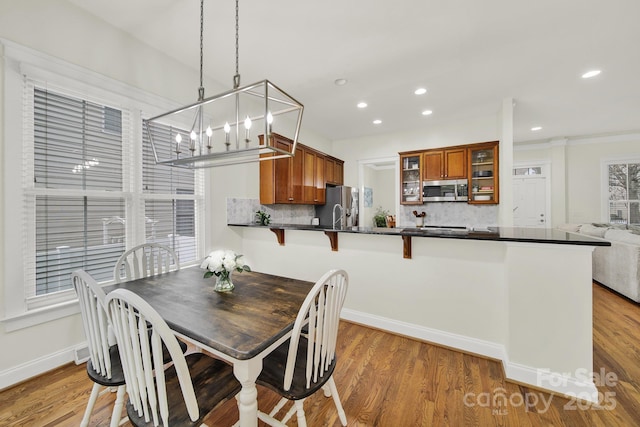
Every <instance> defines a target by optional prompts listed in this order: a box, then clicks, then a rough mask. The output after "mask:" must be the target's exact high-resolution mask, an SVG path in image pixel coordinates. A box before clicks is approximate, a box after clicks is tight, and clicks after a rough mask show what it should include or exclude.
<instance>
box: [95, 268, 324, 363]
mask: <svg viewBox="0 0 640 427" xmlns="http://www.w3.org/2000/svg"><path fill="white" fill-rule="evenodd" d="M204 272H205V271H204V270H202V269H200V268H197V267H191V268H183V269H181V270H179V271H174V272H171V273H166V274H162V275H158V276H154V277H149V278H144V279H138V280H133V281H130V282H125V283H120V284H117V285H111V286H106V287H105V292H109V291H111V290H113V289H117V288H122V289H129V290H131V291H132V292H135V293H136V294H138V295H140V296H141V297H142V298H144V299H145V300H146V301H147V302H148V303H149V304H150V305H151V306H152V307H153V308H154V309H155V310H156V311H158V313H160V315H161V316H162V318H163V319H164V320H165V321H166V322H167V324H168V325H169V327H170V328H171V329H173V330H174V331H176V332H178V333H180V334H182V335H185V336H187V337H189V338H191V339H193V340H195V341H197V342H199V343H202V344H203V345H205V346H208V347H211V348H213V349H215V350H218V351H220V352H222V353H224V354H227V355H229V356H231V357H233V358H235V359H238V360H246V359H251V358H253V357H254V356H256V355H257V354H259V353H260V352H262V351H263V350H265V349H266V348H267V347H269V345H271V344H273V343H274V342H275V341H277V340H278V339H279V338H281V337H282V336H284V335H286V334H287V333H288V332H289V331H290V330H291V328H292V327H293V323H294V322H295V319H296V316H297V314H298V310H299V309H300V306H301V305H302V302H303V301H304V299H305V298H306V296H307V294H308V293H309V291H310V290H311V288H312V287H313V285H314V284H313V283H312V282H307V281H303V280H295V279H289V278H286V277H280V276H274V275H270V274H264V273H258V272H243V273H237V272H234V273H233V276H232V280H233V283H234V284H235V289H234V290H233V292H229V293H219V292H216V291H214V290H213V287H214V284H215V276H214V277H212V278H209V279H205V278H203V277H202V276H203V275H204Z"/></svg>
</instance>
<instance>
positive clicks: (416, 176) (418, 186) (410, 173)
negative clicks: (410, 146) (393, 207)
mask: <svg viewBox="0 0 640 427" xmlns="http://www.w3.org/2000/svg"><path fill="white" fill-rule="evenodd" d="M422 158H423V156H422V152H417V153H406V154H400V168H401V171H400V204H403V205H421V204H422V182H421V181H420V176H421V172H420V171H421V159H422Z"/></svg>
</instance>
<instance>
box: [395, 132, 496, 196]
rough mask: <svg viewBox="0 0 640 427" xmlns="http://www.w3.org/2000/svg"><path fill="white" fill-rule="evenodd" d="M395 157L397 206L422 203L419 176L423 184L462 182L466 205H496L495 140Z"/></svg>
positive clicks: (413, 152) (411, 152)
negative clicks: (397, 186) (397, 179)
mask: <svg viewBox="0 0 640 427" xmlns="http://www.w3.org/2000/svg"><path fill="white" fill-rule="evenodd" d="M398 154H399V155H400V204H401V205H415V204H422V203H423V200H422V182H421V181H419V180H420V177H422V178H421V179H422V180H423V181H439V180H445V179H466V180H467V182H468V193H469V203H472V204H497V203H499V200H500V198H499V194H500V192H499V187H500V179H499V177H498V157H499V156H498V141H491V142H480V143H476V144H468V145H457V146H455V147H447V148H437V149H430V150H415V151H405V152H401V153H398ZM416 171H417V173H416ZM416 175H417V176H418V178H416ZM416 185H417V186H418V191H416Z"/></svg>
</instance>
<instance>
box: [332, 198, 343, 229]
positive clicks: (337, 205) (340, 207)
mask: <svg viewBox="0 0 640 427" xmlns="http://www.w3.org/2000/svg"><path fill="white" fill-rule="evenodd" d="M336 208H339V209H340V218H338V219H337V220H336ZM343 213H344V208H343V207H342V205H340V204H339V203H336V204H335V205H333V229H334V230H335V229H336V222H338V221H340V228H341V229H342V227H344V224H343V223H342V214H343Z"/></svg>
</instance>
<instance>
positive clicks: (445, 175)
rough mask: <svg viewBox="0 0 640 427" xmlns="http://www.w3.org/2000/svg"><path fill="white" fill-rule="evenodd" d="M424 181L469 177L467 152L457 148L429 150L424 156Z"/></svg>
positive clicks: (464, 149)
mask: <svg viewBox="0 0 640 427" xmlns="http://www.w3.org/2000/svg"><path fill="white" fill-rule="evenodd" d="M422 163H423V173H422V179H424V180H425V181H438V180H442V179H464V178H466V177H467V150H466V148H462V147H457V148H452V149H445V150H440V149H438V150H428V151H425V152H424V154H423V160H422Z"/></svg>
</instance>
